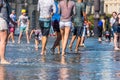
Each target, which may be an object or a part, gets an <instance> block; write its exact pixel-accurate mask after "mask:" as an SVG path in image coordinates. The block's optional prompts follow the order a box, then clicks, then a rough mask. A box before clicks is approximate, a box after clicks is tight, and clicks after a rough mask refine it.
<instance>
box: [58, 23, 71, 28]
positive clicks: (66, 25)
mask: <svg viewBox="0 0 120 80" xmlns="http://www.w3.org/2000/svg"><path fill="white" fill-rule="evenodd" d="M59 25H60V29H64V28H65V27H70V28H72V22H71V21H60V23H59Z"/></svg>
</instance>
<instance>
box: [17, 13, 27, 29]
mask: <svg viewBox="0 0 120 80" xmlns="http://www.w3.org/2000/svg"><path fill="white" fill-rule="evenodd" d="M18 21H20V26H21V27H27V25H28V16H23V15H21V16H20V17H19V20H18Z"/></svg>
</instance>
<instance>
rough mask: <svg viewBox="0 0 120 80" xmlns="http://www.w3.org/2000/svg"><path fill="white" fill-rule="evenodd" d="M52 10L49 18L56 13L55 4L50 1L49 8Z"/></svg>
mask: <svg viewBox="0 0 120 80" xmlns="http://www.w3.org/2000/svg"><path fill="white" fill-rule="evenodd" d="M51 8H52V9H51V10H52V11H51V14H50V16H49V17H50V18H51V17H52V16H53V14H54V13H55V12H56V6H55V2H54V0H52V7H51Z"/></svg>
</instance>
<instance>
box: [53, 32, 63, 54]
mask: <svg viewBox="0 0 120 80" xmlns="http://www.w3.org/2000/svg"><path fill="white" fill-rule="evenodd" d="M56 37H57V38H56V40H55V42H54V45H53V47H52V48H51V49H52V51H53V53H54V49H55V48H56V47H57V48H58V53H60V40H61V34H60V32H56Z"/></svg>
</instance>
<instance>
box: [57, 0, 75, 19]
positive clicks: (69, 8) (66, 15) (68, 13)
mask: <svg viewBox="0 0 120 80" xmlns="http://www.w3.org/2000/svg"><path fill="white" fill-rule="evenodd" d="M59 8H60V14H61V18H60V20H61V21H71V18H72V15H73V14H74V13H75V11H74V10H75V3H74V1H71V0H69V1H68V5H67V4H66V0H62V1H60V3H59Z"/></svg>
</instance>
